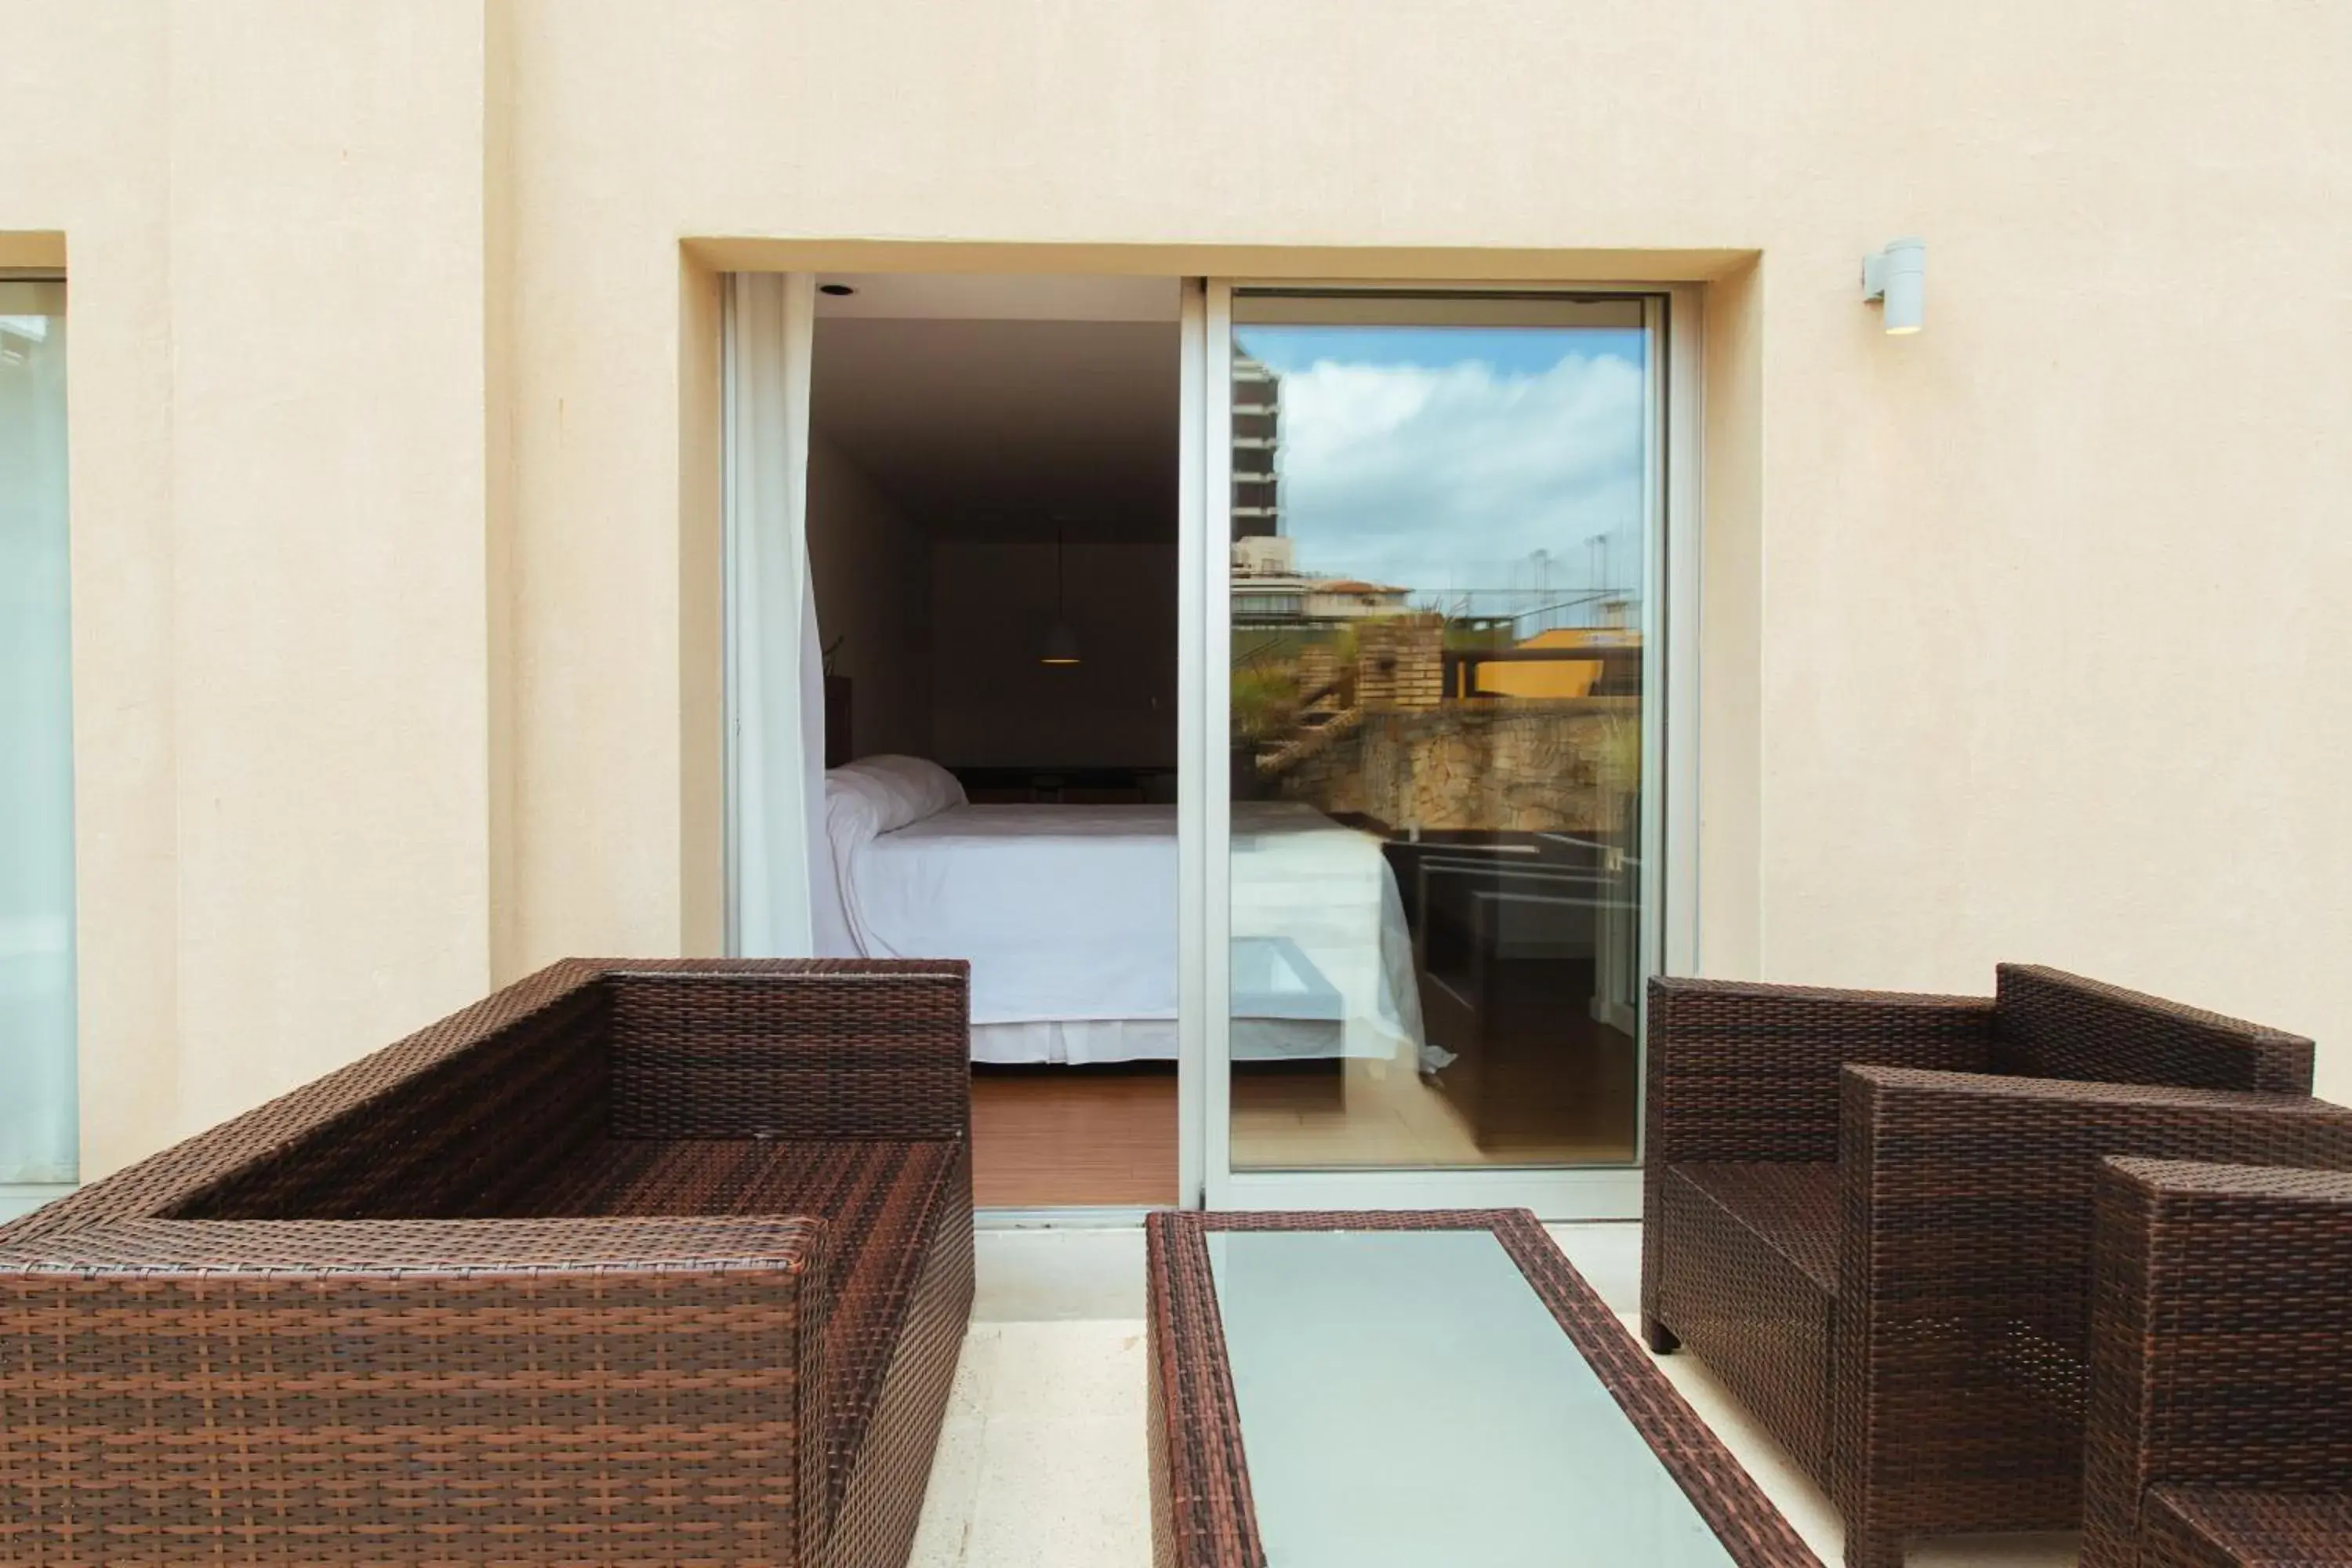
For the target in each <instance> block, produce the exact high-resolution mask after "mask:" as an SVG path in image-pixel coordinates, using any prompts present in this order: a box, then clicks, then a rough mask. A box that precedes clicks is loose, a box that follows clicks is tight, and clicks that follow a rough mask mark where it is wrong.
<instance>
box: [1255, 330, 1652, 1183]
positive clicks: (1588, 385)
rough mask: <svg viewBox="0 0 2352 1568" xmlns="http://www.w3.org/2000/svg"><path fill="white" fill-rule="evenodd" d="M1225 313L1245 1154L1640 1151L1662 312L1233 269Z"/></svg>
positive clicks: (1412, 1164)
mask: <svg viewBox="0 0 2352 1568" xmlns="http://www.w3.org/2000/svg"><path fill="white" fill-rule="evenodd" d="M1225 325H1226V329H1227V331H1229V334H1230V338H1229V344H1227V345H1221V346H1225V347H1228V348H1229V351H1230V352H1229V354H1220V355H1219V356H1217V363H1219V364H1220V365H1221V367H1222V369H1223V372H1224V373H1225V374H1229V375H1230V400H1229V409H1230V426H1229V429H1228V430H1227V431H1226V432H1225V433H1224V436H1223V438H1224V439H1226V440H1228V441H1229V442H1230V446H1231V460H1230V481H1231V494H1230V507H1229V521H1230V539H1229V546H1230V550H1231V563H1230V595H1231V603H1230V624H1229V647H1228V648H1227V650H1226V653H1227V660H1228V671H1229V680H1230V696H1229V705H1228V714H1229V725H1228V730H1229V732H1228V734H1227V735H1226V737H1225V744H1226V749H1227V756H1226V759H1225V764H1224V765H1225V774H1226V780H1227V797H1228V799H1227V804H1228V805H1229V807H1230V819H1229V845H1230V851H1229V860H1228V863H1227V868H1226V871H1227V874H1226V878H1225V879H1224V880H1225V886H1226V889H1227V890H1228V910H1229V918H1230V927H1229V931H1228V933H1227V934H1228V937H1229V948H1228V952H1229V961H1228V964H1227V986H1226V990H1227V992H1228V994H1229V1016H1228V1019H1227V1021H1226V1023H1227V1026H1226V1029H1225V1031H1224V1032H1225V1034H1226V1037H1227V1057H1228V1066H1227V1070H1228V1071H1229V1073H1230V1079H1229V1092H1228V1094H1227V1095H1226V1096H1225V1097H1224V1098H1225V1099H1226V1101H1227V1106H1228V1110H1229V1117H1230V1120H1229V1124H1228V1126H1229V1134H1230V1136H1229V1139H1228V1143H1229V1152H1230V1163H1231V1169H1232V1170H1233V1171H1234V1172H1236V1173H1243V1172H1273V1171H1297V1172H1307V1171H1365V1172H1370V1171H1401V1170H1418V1171H1464V1170H1478V1169H1486V1168H1520V1169H1527V1168H1538V1167H1549V1168H1559V1167H1572V1166H1584V1165H1612V1164H1616V1165H1622V1164H1628V1163H1632V1162H1633V1159H1634V1157H1635V1153H1636V1136H1637V1128H1638V1125H1639V1120H1640V1118H1639V1110H1638V1106H1639V1083H1640V1073H1639V1060H1640V1057H1639V1043H1638V1035H1639V1029H1640V1023H1639V1020H1640V1008H1641V990H1642V984H1643V972H1644V967H1645V964H1646V963H1647V962H1648V961H1647V958H1646V956H1645V955H1646V954H1647V953H1649V952H1653V951H1654V945H1653V943H1652V942H1651V941H1650V940H1649V933H1650V931H1651V930H1652V929H1653V928H1652V921H1651V917H1652V915H1653V912H1654V911H1653V910H1651V909H1650V908H1649V904H1650V902H1651V900H1650V899H1649V897H1648V895H1647V893H1646V892H1645V889H1646V888H1647V887H1649V886H1651V885H1653V883H1652V881H1651V879H1645V878H1644V875H1643V859H1644V847H1645V844H1646V843H1647V842H1649V841H1650V839H1651V838H1652V837H1654V828H1652V827H1647V826H1645V819H1646V818H1647V816H1648V815H1649V812H1650V809H1651V807H1652V806H1653V805H1654V802H1653V801H1652V800H1651V798H1650V796H1651V794H1652V792H1651V791H1650V790H1649V788H1648V779H1647V777H1646V773H1647V771H1648V769H1647V765H1646V763H1645V757H1646V756H1647V755H1648V754H1649V752H1650V750H1651V748H1650V747H1649V746H1648V745H1646V744H1645V727H1646V715H1647V713H1648V712H1649V710H1650V706H1651V704H1650V702H1649V699H1650V698H1651V696H1652V695H1653V690H1652V683H1653V678H1654V674H1655V673H1656V672H1655V671H1654V670H1652V669H1650V668H1648V665H1647V655H1648V653H1649V651H1650V650H1651V649H1653V648H1654V647H1657V646H1658V645H1657V639H1656V637H1655V631H1656V627H1655V625H1654V622H1655V605H1656V597H1657V596H1656V595H1655V593H1654V583H1653V578H1654V575H1655V567H1654V562H1655V561H1656V559H1657V556H1658V548H1657V547H1658V543H1659V533H1660V530H1659V527H1658V523H1657V518H1658V515H1659V510H1660V495H1661V485H1660V458H1661V452H1660V442H1659V439H1658V434H1657V433H1658V429H1659V421H1658V406H1659V398H1658V393H1659V386H1658V383H1659V380H1660V376H1659V374H1658V368H1657V367H1658V364H1659V357H1658V352H1657V351H1658V348H1659V342H1658V338H1659V335H1660V334H1659V330H1658V321H1657V310H1656V305H1655V303H1654V301H1652V300H1647V299H1644V298H1641V297H1624V298H1609V299H1591V298H1572V297H1567V296H1559V295H1550V296H1546V295H1520V294H1503V293H1486V294H1451V295H1449V294H1440V293H1425V294H1424V293H1400V292H1380V293H1370V292H1336V291H1334V292H1308V291H1288V290H1272V289H1267V290H1257V289H1235V290H1234V292H1233V294H1232V296H1231V311H1230V318H1229V321H1228V322H1227V323H1225ZM1217 438H1219V437H1218V436H1217V435H1216V434H1215V433H1214V432H1213V434H1212V439H1217ZM1212 657H1214V653H1212Z"/></svg>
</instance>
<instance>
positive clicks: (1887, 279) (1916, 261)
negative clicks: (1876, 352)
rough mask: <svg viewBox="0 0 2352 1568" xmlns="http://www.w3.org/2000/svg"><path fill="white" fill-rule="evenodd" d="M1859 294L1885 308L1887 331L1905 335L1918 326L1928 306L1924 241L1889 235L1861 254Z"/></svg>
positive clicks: (1865, 301)
mask: <svg viewBox="0 0 2352 1568" xmlns="http://www.w3.org/2000/svg"><path fill="white" fill-rule="evenodd" d="M1862 298H1863V302H1864V303H1865V304H1867V303H1869V302H1870V301H1872V300H1877V301H1880V302H1881V303H1882V304H1883V305H1884V306H1885V318H1884V327H1885V332H1886V335H1887V336H1889V337H1894V338H1899V337H1907V336H1909V335H1910V334H1911V333H1913V332H1916V331H1918V330H1919V322H1920V318H1921V317H1922V316H1923V315H1924V314H1925V313H1926V311H1927V241H1926V240H1924V239H1890V240H1888V241H1887V242H1886V248H1885V249H1884V250H1882V251H1880V252H1879V253H1878V254H1877V255H1875V256H1865V257H1864V258H1862Z"/></svg>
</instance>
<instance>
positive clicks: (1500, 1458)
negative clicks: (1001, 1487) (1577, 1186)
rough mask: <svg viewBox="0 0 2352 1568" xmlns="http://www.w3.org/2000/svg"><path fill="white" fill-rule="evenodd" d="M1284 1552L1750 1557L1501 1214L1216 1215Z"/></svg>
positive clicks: (1220, 1261) (1684, 1560)
mask: <svg viewBox="0 0 2352 1568" xmlns="http://www.w3.org/2000/svg"><path fill="white" fill-rule="evenodd" d="M1207 1239H1208V1246H1209V1266H1210V1272H1211V1274H1212V1276H1213V1278H1214V1279H1215V1281H1216V1289H1217V1306H1218V1312H1219V1315H1220V1316H1221V1317H1222V1318H1223V1325H1224V1337H1225V1352H1226V1357H1227V1359H1228V1361H1229V1362H1230V1363H1231V1364H1232V1367H1233V1377H1234V1397H1235V1401H1236V1403H1237V1404H1238V1405H1239V1407H1240V1410H1241V1418H1242V1445H1243V1447H1244V1450H1245V1451H1246V1454H1247V1458H1248V1464H1249V1478H1250V1490H1251V1493H1252V1495H1253V1496H1254V1498H1255V1501H1256V1508H1257V1521H1258V1531H1259V1535H1260V1537H1261V1539H1262V1540H1263V1541H1264V1542H1265V1552H1266V1562H1267V1563H1268V1565H1269V1568H1390V1565H1394V1568H1407V1565H1410V1568H1428V1565H1430V1564H1433V1563H1480V1564H1483V1565H1485V1568H1521V1565H1522V1564H1525V1565H1528V1568H1533V1565H1535V1564H1543V1565H1544V1568H1557V1565H1558V1564H1559V1563H1571V1562H1586V1563H1643V1564H1645V1565H1647V1568H1699V1565H1701V1564H1705V1565H1706V1568H1721V1565H1724V1564H1728V1563H1730V1562H1731V1561H1732V1559H1731V1557H1730V1555H1729V1553H1728V1552H1726V1551H1725V1550H1724V1548H1723V1545H1722V1543H1721V1542H1718V1541H1717V1539H1716V1536H1715V1533H1714V1531H1711V1530H1710V1529H1708V1528H1707V1525H1706V1521H1704V1520H1702V1519H1701V1518H1700V1517H1699V1516H1698V1514H1697V1513H1696V1511H1695V1510H1693V1509H1692V1507H1691V1505H1690V1502H1689V1500H1688V1499H1686V1498H1685V1496H1684V1495H1683V1492H1682V1489H1681V1488H1680V1487H1678V1486H1677V1485H1675V1480H1674V1478H1673V1477H1672V1476H1670V1475H1668V1474H1667V1473H1666V1471H1665V1469H1664V1467H1663V1466H1662V1465H1660V1464H1659V1462H1658V1459H1657V1457H1656V1456H1655V1455H1654V1454H1653V1453H1652V1452H1651V1451H1650V1447H1649V1445H1648V1444H1647V1443H1645V1442H1643V1438H1642V1435H1641V1433H1640V1432H1638V1431H1636V1430H1635V1429H1634V1427H1633V1424H1632V1423H1631V1422H1629V1421H1628V1420H1627V1419H1626V1418H1625V1415H1624V1413H1623V1412H1622V1410H1621V1409H1619V1407H1618V1405H1617V1402H1616V1401H1615V1400H1614V1399H1613V1398H1612V1397H1611V1396H1610V1394H1609V1391H1608V1390H1607V1389H1606V1388H1604V1387H1602V1386H1601V1381H1600V1379H1599V1378H1598V1377H1596V1376H1595V1375H1594V1374H1593V1372H1592V1370H1591V1368H1590V1367H1588V1366H1587V1365H1586V1364H1585V1363H1584V1358H1583V1357H1582V1355H1580V1353H1579V1352H1578V1351H1577V1349H1576V1345H1575V1343H1574V1342H1573V1341H1571V1340H1570V1339H1569V1337H1568V1335H1567V1334H1566V1333H1565V1332H1564V1331H1562V1330H1561V1329H1560V1326H1559V1322H1558V1321H1555V1320H1554V1319H1553V1317H1552V1315H1551V1312H1550V1310H1549V1309H1547V1308H1546V1307H1545V1305H1544V1303H1543V1301H1542V1300H1541V1299H1540V1298H1538V1296H1537V1295H1536V1293H1535V1291H1534V1289H1532V1288H1530V1287H1529V1286H1528V1281H1527V1277H1526V1276H1525V1275H1523V1274H1521V1273H1520V1272H1519V1268H1518V1265H1517V1264H1516V1263H1514V1262H1513V1261H1512V1260H1511V1257H1510V1254H1509V1253H1507V1252H1506V1251H1505V1250H1504V1249H1503V1246H1502V1243H1501V1242H1500V1241H1498V1240H1497V1239H1496V1237H1495V1236H1494V1234H1493V1233H1492V1232H1491V1231H1486V1230H1397V1231H1372V1230H1363V1231H1212V1232H1211V1233H1210V1234H1209V1236H1208V1238H1207Z"/></svg>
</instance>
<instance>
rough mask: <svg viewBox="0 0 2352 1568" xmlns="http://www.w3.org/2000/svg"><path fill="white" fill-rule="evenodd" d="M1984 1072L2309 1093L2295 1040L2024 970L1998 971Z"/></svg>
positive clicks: (2133, 994)
mask: <svg viewBox="0 0 2352 1568" xmlns="http://www.w3.org/2000/svg"><path fill="white" fill-rule="evenodd" d="M1996 991H1997V995H1998V1004H1997V1005H1996V1007H1995V1009H1994V1015H1993V1016H1994V1027H1993V1070H1995V1071H1996V1072H2005V1073H2016V1074H2020V1075H2021V1076H2024V1077H2028V1078H2068V1079H2082V1080H2084V1081H2087V1082H2093V1083H2152V1084H2172V1085H2177V1086H2179V1087H2180V1088H2183V1089H2271V1090H2274V1091H2279V1092H2284V1093H2289V1094H2309V1093H2310V1092H2311V1060H2312V1044H2311V1042H2310V1041H2309V1040H2307V1039H2305V1038H2304V1037H2302V1036H2300V1035H2290V1034H2285V1033H2283V1032H2282V1031H2280V1030H2276V1029H2266V1028H2264V1027H2263V1026H2261V1025H2259V1024H2249V1023H2247V1022H2245V1021H2244V1020H2243V1019H2240V1018H2228V1017H2224V1016H2221V1014H2219V1013H2208V1012H2206V1011H2204V1010H2203V1009H2201V1008H2198V1007H2188V1006H2183V1005H2181V1004H2179V1003H2178V1002H2168V1001H2165V1000H2164V999H2163V998H2162V997H2160V996H2149V995H2146V994H2142V993H2140V992H2137V991H2126V990H2125V989H2124V988H2123V987H2122V986H2120V985H2109V984H2105V983H2104V982H2101V981H2096V980H2086V979H2084V977H2083V976H2081V975H2079V974H2068V973H2063V971H2060V970H2055V969H2043V968H2041V967H2038V966H2036V965H2033V964H2026V963H2004V964H2002V965H2000V969H1999V978H1998V982H1997V985H1996Z"/></svg>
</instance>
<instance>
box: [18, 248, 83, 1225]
mask: <svg viewBox="0 0 2352 1568" xmlns="http://www.w3.org/2000/svg"><path fill="white" fill-rule="evenodd" d="M66 528H67V524H66V317H65V285H64V284H62V283H26V282H10V281H5V280H0V1184H35V1185H43V1184H62V1183H69V1182H71V1181H73V1179H74V1172H75V1168H76V1163H77V1162H76V1145H77V1142H78V1140H77V1130H76V1114H75V1104H74V940H73V939H74V885H73V874H74V853H73V749H72V748H73V696H72V681H71V676H70V670H69V659H70V656H71V637H70V627H69V623H68V594H69V579H68V572H67V551H66V537H67V535H66ZM32 1195H37V1194H32ZM27 1201H28V1200H27ZM13 1206H22V1205H21V1203H18V1204H14V1205H12V1204H10V1203H9V1201H8V1197H7V1194H0V1219H5V1218H6V1217H7V1210H8V1208H9V1207H13Z"/></svg>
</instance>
